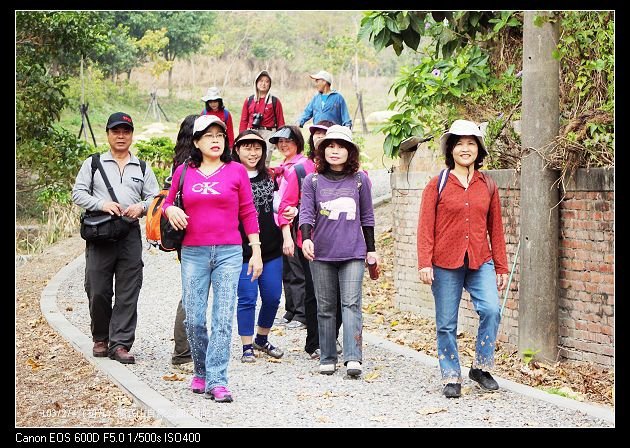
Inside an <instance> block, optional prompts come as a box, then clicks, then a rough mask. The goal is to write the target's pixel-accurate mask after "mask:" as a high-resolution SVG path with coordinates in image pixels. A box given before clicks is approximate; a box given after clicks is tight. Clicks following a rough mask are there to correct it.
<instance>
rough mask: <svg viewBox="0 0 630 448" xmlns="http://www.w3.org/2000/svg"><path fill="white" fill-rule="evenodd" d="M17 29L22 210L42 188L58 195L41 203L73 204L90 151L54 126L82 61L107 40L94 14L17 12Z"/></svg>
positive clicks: (19, 197) (18, 175)
mask: <svg viewBox="0 0 630 448" xmlns="http://www.w3.org/2000/svg"><path fill="white" fill-rule="evenodd" d="M15 29H16V62H15V64H16V192H17V193H18V195H17V206H18V209H25V208H28V203H29V201H30V200H32V197H28V198H27V197H26V196H24V195H23V194H25V193H42V191H43V190H42V189H44V187H47V188H48V191H51V190H54V191H55V192H56V195H55V194H52V195H51V194H46V195H43V196H42V195H41V194H40V199H41V198H47V199H49V200H53V199H56V198H61V199H65V200H68V199H69V195H68V193H69V186H71V181H72V179H73V176H74V175H76V171H78V167H79V165H80V163H81V161H82V160H83V158H84V155H86V153H87V152H88V151H89V147H88V146H86V145H85V144H83V143H82V142H80V141H78V140H77V138H76V137H74V136H72V135H70V134H69V133H68V132H66V131H63V130H57V129H55V126H54V125H55V123H56V122H57V121H58V120H59V116H60V113H61V110H62V109H63V108H64V107H65V106H66V105H67V103H68V99H67V98H66V96H65V94H64V89H65V87H66V81H67V79H68V76H69V75H71V74H73V73H77V72H78V64H79V60H80V57H81V55H83V54H100V53H101V52H102V51H103V50H104V49H105V48H106V47H107V42H108V37H107V28H106V26H105V24H104V22H103V20H102V17H101V16H99V14H97V13H93V12H17V13H16V27H15ZM70 55H72V56H70ZM21 201H26V202H24V203H22V202H21Z"/></svg>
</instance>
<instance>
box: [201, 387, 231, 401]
mask: <svg viewBox="0 0 630 448" xmlns="http://www.w3.org/2000/svg"><path fill="white" fill-rule="evenodd" d="M206 398H209V399H211V400H214V401H216V402H217V403H231V402H232V401H234V400H233V399H232V392H230V389H228V388H227V387H225V386H214V387H213V388H212V389H210V391H208V392H206Z"/></svg>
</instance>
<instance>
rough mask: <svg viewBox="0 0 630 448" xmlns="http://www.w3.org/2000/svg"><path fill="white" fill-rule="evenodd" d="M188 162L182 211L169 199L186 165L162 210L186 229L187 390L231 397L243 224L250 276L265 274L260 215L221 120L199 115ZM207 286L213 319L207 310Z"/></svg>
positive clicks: (219, 398) (175, 178)
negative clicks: (233, 160) (208, 317)
mask: <svg viewBox="0 0 630 448" xmlns="http://www.w3.org/2000/svg"><path fill="white" fill-rule="evenodd" d="M193 145H194V148H191V161H190V162H189V164H188V169H187V171H186V173H185V178H184V183H183V187H182V198H183V205H184V210H182V209H181V208H179V207H176V206H174V205H173V201H174V199H175V195H176V193H177V190H178V186H179V178H180V176H181V174H182V171H183V168H184V164H182V165H180V166H179V167H177V169H176V170H175V173H173V182H172V184H171V189H170V191H169V194H168V196H167V198H166V199H165V201H164V206H163V210H164V213H165V215H166V216H167V217H168V219H169V222H170V224H171V225H172V226H173V227H175V228H177V229H186V235H185V236H184V240H183V242H182V267H181V269H182V303H183V304H184V310H185V314H186V322H185V324H186V332H187V334H188V341H189V343H190V349H191V354H192V358H193V363H194V377H193V380H192V383H191V389H192V391H193V392H195V393H204V392H205V393H206V398H210V399H212V400H215V401H217V402H231V401H232V393H231V392H230V390H229V389H228V388H227V382H228V380H227V367H228V363H229V360H230V343H231V338H232V321H233V318H232V317H233V315H234V307H235V305H236V297H237V287H238V280H239V276H240V273H241V267H242V262H243V249H242V247H241V242H242V240H241V234H240V232H239V223H242V225H243V228H244V230H245V233H246V234H247V238H248V240H249V245H250V247H251V248H252V256H251V258H250V260H249V268H248V274H252V279H253V280H255V279H257V278H258V277H259V276H260V274H261V273H262V266H263V264H262V256H261V248H260V239H259V229H258V217H257V213H256V208H255V207H254V202H253V197H252V188H251V185H250V182H249V177H248V175H247V170H246V169H245V167H244V166H243V165H241V164H239V163H231V155H230V148H229V146H228V138H227V134H226V126H225V123H223V122H222V121H221V120H220V119H219V118H217V117H216V116H214V115H202V116H201V117H199V118H197V119H196V120H195V123H194V126H193ZM210 285H212V296H213V299H212V323H211V332H210V335H208V330H207V328H206V312H207V309H208V295H209V292H210Z"/></svg>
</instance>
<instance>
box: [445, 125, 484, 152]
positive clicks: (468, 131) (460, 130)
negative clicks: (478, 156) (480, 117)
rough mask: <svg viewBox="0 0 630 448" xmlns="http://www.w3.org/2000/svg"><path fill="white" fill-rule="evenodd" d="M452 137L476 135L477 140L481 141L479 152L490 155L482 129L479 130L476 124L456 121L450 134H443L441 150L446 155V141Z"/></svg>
mask: <svg viewBox="0 0 630 448" xmlns="http://www.w3.org/2000/svg"><path fill="white" fill-rule="evenodd" d="M451 135H474V136H475V137H477V140H479V145H480V146H479V150H480V151H483V152H484V153H485V154H486V155H488V151H487V150H486V144H485V143H484V141H483V134H482V132H481V129H479V126H477V125H476V124H475V123H474V122H472V121H468V120H455V121H454V122H453V124H452V125H451V128H450V129H449V130H448V132H445V133H444V134H442V136H441V137H440V149H441V150H442V154H444V155H446V141H447V140H448V138H449V137H450V136H451Z"/></svg>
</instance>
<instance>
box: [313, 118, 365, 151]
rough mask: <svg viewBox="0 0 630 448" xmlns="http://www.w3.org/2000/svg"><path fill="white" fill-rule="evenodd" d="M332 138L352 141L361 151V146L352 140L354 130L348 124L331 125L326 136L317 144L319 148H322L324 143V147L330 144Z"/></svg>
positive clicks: (355, 147)
mask: <svg viewBox="0 0 630 448" xmlns="http://www.w3.org/2000/svg"><path fill="white" fill-rule="evenodd" d="M330 140H343V141H344V142H348V143H350V144H351V145H352V146H353V147H354V149H356V150H357V151H359V147H358V146H357V145H355V144H354V142H353V141H352V130H351V129H350V128H348V127H346V126H341V125H338V124H335V125H332V126H331V127H329V128H328V130H327V131H326V136H325V137H324V138H323V139H321V140H320V141H319V143H318V144H317V149H319V148H322V145H323V147H324V148H325V147H326V146H328V143H329V142H330Z"/></svg>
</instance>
